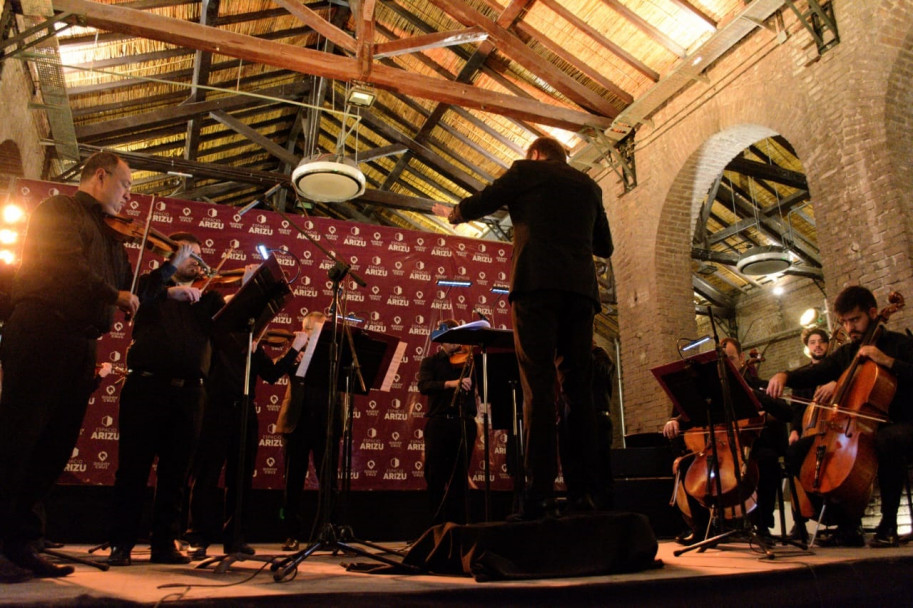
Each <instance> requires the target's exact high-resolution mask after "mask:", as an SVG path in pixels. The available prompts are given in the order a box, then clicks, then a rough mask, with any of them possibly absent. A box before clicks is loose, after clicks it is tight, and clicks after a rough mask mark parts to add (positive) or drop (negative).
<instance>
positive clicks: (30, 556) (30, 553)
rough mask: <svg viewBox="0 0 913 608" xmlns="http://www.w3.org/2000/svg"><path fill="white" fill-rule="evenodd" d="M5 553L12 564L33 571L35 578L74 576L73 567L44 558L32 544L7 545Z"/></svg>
mask: <svg viewBox="0 0 913 608" xmlns="http://www.w3.org/2000/svg"><path fill="white" fill-rule="evenodd" d="M3 552H4V553H5V554H6V556H7V557H8V558H9V560H10V561H11V562H13V563H14V564H16V565H17V566H19V567H20V568H25V569H27V570H31V571H32V572H33V573H34V574H35V576H38V577H40V578H59V577H61V576H67V575H68V574H73V566H58V565H57V564H55V563H53V562H51V561H49V560H48V559H47V558H45V557H44V556H42V555H41V554H40V553H39V552H38V550H37V549H36V548H35V547H34V546H32V545H30V544H24V545H19V544H13V545H10V544H9V543H7V545H6V547H4V550H3Z"/></svg>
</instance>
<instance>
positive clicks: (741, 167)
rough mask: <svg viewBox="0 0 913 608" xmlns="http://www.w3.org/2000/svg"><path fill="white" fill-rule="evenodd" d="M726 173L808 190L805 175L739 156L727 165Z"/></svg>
mask: <svg viewBox="0 0 913 608" xmlns="http://www.w3.org/2000/svg"><path fill="white" fill-rule="evenodd" d="M725 170H726V171H735V172H736V173H741V174H743V175H748V176H751V177H753V178H755V179H764V180H769V181H772V182H777V183H778V184H783V185H784V186H789V187H790V188H797V189H799V190H808V180H807V179H806V178H805V174H804V173H801V172H799V171H790V170H789V169H784V168H783V167H779V166H777V165H768V164H767V163H760V162H758V161H755V160H749V159H747V158H744V157H742V156H737V157H735V158H734V159H732V160H731V161H729V164H728V165H726V169H725Z"/></svg>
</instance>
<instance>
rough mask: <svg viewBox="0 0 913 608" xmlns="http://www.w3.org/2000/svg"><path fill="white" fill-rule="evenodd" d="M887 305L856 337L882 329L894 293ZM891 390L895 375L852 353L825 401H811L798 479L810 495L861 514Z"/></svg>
mask: <svg viewBox="0 0 913 608" xmlns="http://www.w3.org/2000/svg"><path fill="white" fill-rule="evenodd" d="M888 301H889V302H890V305H889V306H887V307H885V308H884V309H883V310H882V311H881V312H880V313H879V314H878V316H877V317H876V318H875V319H872V320H871V321H870V323H869V326H868V328H867V329H866V332H865V334H864V335H863V337H862V339H861V340H860V344H859V345H860V348H861V347H862V346H867V345H872V344H875V342H876V341H877V340H878V338H879V337H880V336H881V334H882V332H883V324H884V323H886V322H887V320H888V319H889V318H890V316H891V315H892V314H893V313H895V312H897V311H898V310H900V309H901V308H903V306H904V299H903V296H901V295H900V294H899V293H896V292H894V293H891V295H890V296H889V297H888ZM896 390H897V379H896V378H895V377H894V375H893V374H891V372H890V371H888V370H887V369H885V368H883V367H881V366H880V365H878V364H877V363H875V362H874V361H872V360H870V359H863V358H860V357H859V355H858V353H857V355H856V357H854V359H853V362H852V364H851V365H850V366H849V367H848V368H847V369H846V370H845V371H844V372H843V374H842V375H841V376H840V379H839V380H838V381H837V388H836V390H835V393H834V397H833V399H832V400H831V403H830V404H828V405H816V404H812V406H811V407H813V408H816V409H818V415H817V420H816V426H815V428H814V429H811V433H812V434H813V435H814V437H815V440H814V443H813V444H812V446H811V448H810V449H809V451H808V454H806V456H805V460H804V461H803V462H802V469H801V472H800V475H799V481H800V483H801V484H802V487H803V488H804V489H805V490H806V491H807V492H811V493H813V494H820V495H822V496H824V497H826V498H828V499H830V500H832V501H833V502H835V503H840V504H842V506H843V509H844V511H845V512H846V513H847V514H848V515H853V516H855V515H861V514H862V512H863V511H864V510H865V507H866V505H867V504H868V501H869V496H870V494H871V491H872V483H873V481H874V479H875V474H876V473H877V470H878V460H877V457H876V454H875V433H876V432H877V430H878V424H880V423H882V422H886V421H887V415H888V408H889V407H890V404H891V401H892V400H893V398H894V393H895V391H896Z"/></svg>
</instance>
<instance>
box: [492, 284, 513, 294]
mask: <svg viewBox="0 0 913 608" xmlns="http://www.w3.org/2000/svg"><path fill="white" fill-rule="evenodd" d="M491 293H500V294H508V293H510V288H509V287H504V286H503V285H495V286H494V287H492V288H491Z"/></svg>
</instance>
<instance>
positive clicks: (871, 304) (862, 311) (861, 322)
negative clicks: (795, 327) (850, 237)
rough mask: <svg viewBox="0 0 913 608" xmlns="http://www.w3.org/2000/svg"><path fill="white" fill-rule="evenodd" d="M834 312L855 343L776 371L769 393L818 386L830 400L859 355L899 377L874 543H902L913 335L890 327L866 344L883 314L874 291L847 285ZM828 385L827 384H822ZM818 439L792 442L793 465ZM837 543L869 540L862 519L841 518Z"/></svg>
mask: <svg viewBox="0 0 913 608" xmlns="http://www.w3.org/2000/svg"><path fill="white" fill-rule="evenodd" d="M834 312H835V313H836V314H837V316H838V317H839V319H840V323H841V324H842V325H843V328H844V329H845V330H846V332H847V334H849V336H850V339H851V342H850V343H849V344H845V345H843V346H841V347H840V348H839V349H837V350H836V351H835V352H834V353H833V354H832V355H831V356H829V357H827V358H825V359H824V360H823V361H821V362H820V363H818V364H817V365H813V366H806V367H804V368H800V369H797V370H793V371H791V372H779V373H777V374H775V375H774V376H773V377H772V378H771V379H770V381H769V382H768V385H767V393H768V394H769V395H771V396H773V397H777V396H779V395H780V394H781V393H782V392H783V388H784V387H787V386H788V387H790V388H800V389H801V388H814V387H818V388H817V389H816V390H815V394H814V398H815V401H816V402H818V403H823V404H829V403H830V400H831V399H830V397H829V396H828V395H827V394H826V392H825V391H827V388H826V385H827V383H829V382H831V381H834V380H837V379H839V378H840V376H841V374H842V373H843V371H844V370H846V369H847V368H849V367H850V365H851V364H852V363H853V360H854V359H855V358H856V357H859V358H861V359H869V360H871V361H873V362H875V363H876V364H878V365H879V366H881V367H883V368H885V369H887V370H888V371H890V372H891V373H892V374H893V375H894V376H896V378H897V391H896V392H895V394H894V398H893V400H892V401H891V403H890V405H889V409H888V418H889V422H888V423H886V424H883V425H881V427H880V428H879V429H878V432H877V434H876V436H875V451H876V455H877V458H878V485H879V488H880V489H881V522H880V523H879V524H878V527H877V529H876V531H875V536H874V538H873V539H872V541H871V543H870V545H871V546H872V547H893V546H897V544H898V539H897V509H898V507H899V505H900V497H901V493H902V491H903V484H904V479H905V476H906V474H907V464H908V463H909V462H910V461H911V460H913V401H911V399H913V338H910V337H908V336H906V335H904V334H901V333H898V332H893V331H884V332H883V333H882V334H881V336H880V337H878V339H877V341H876V342H875V343H874V344H869V345H865V346H860V342H861V340H862V338H863V336H864V335H865V333H866V332H867V330H869V325H870V324H871V323H875V322H877V319H878V316H879V313H878V307H877V304H876V301H875V296H874V295H873V294H872V292H871V291H869V290H868V289H866V288H864V287H861V286H858V285H854V286H850V287H847V288H846V289H844V290H843V291H841V292H840V294H839V295H838V296H837V299H836V300H834ZM822 385H824V386H822ZM813 441H814V438H812V437H809V438H802V439H800V440H798V441H796V442H795V443H794V444H793V445H792V446H790V457H789V459H790V463H791V466H792V467H793V468H794V469H795V468H797V467H796V463H798V464H799V465H800V466H801V463H802V461H803V460H804V458H805V454H806V453H807V452H808V450H809V448H810V446H811V445H812V443H813ZM834 540H835V542H834V544H841V545H845V546H861V545H862V544H864V539H863V537H862V532H861V528H860V518H859V517H841V518H840V519H839V520H838V527H837V535H836V536H835V539H834Z"/></svg>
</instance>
